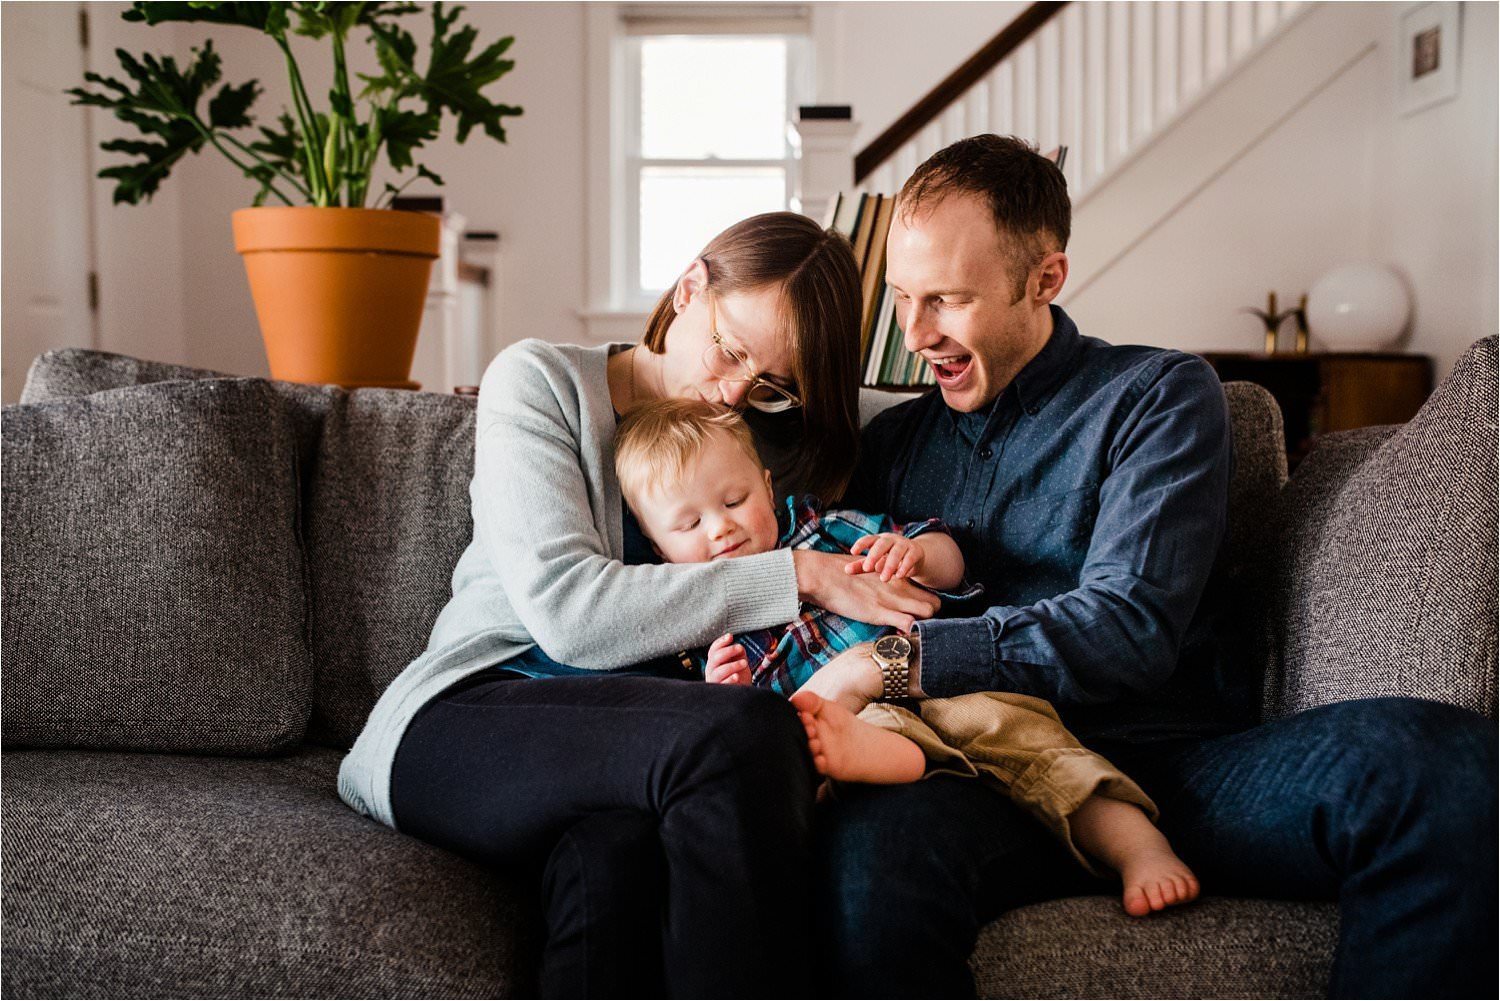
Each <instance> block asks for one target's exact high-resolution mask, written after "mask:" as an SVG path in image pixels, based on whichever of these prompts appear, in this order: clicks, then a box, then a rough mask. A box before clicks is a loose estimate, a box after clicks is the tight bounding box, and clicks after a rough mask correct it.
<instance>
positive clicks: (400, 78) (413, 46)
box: [359, 24, 417, 103]
mask: <svg viewBox="0 0 1500 1001" xmlns="http://www.w3.org/2000/svg"><path fill="white" fill-rule="evenodd" d="M370 41H371V42H372V43H373V44H374V45H375V58H376V59H378V60H379V61H380V68H381V70H382V72H381V74H380V75H379V76H370V75H368V74H365V73H360V74H359V78H360V79H361V80H363V81H364V82H365V89H364V90H362V91H360V97H370V96H372V95H379V94H390V95H391V97H392V101H393V103H394V101H398V100H400V99H401V98H403V97H411V96H413V95H415V94H416V93H417V88H416V77H417V74H416V70H415V69H413V68H412V63H413V61H414V60H415V59H416V57H417V40H416V39H415V38H413V37H412V35H411V32H409V31H406V30H405V29H403V28H400V27H397V26H395V25H383V24H376V25H371V26H370Z"/></svg>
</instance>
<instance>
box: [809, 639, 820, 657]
mask: <svg viewBox="0 0 1500 1001" xmlns="http://www.w3.org/2000/svg"><path fill="white" fill-rule="evenodd" d="M807 652H808V653H811V654H819V653H822V652H823V644H821V643H819V642H818V641H817V640H811V641H809V642H808V644H807Z"/></svg>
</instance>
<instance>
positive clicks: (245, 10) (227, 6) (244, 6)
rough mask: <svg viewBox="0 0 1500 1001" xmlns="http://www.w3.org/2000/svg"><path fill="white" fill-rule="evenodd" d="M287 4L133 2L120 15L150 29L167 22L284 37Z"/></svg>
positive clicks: (286, 21) (192, 1)
mask: <svg viewBox="0 0 1500 1001" xmlns="http://www.w3.org/2000/svg"><path fill="white" fill-rule="evenodd" d="M290 6H291V4H290V3H286V2H272V3H208V2H201V0H188V2H146V0H136V3H135V4H133V5H132V6H131V9H130V10H128V11H126V12H125V13H124V14H123V15H121V16H122V17H123V18H124V19H125V20H127V21H144V22H146V23H147V24H150V25H157V24H164V23H166V22H169V21H178V22H208V23H210V24H233V25H239V26H240V27H242V28H254V29H255V30H257V31H263V32H265V33H266V34H268V35H272V36H276V35H285V34H286V31H287V28H288V27H289V25H290V20H289V18H288V14H287V8H288V7H290Z"/></svg>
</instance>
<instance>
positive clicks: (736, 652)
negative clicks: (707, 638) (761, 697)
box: [703, 633, 750, 685]
mask: <svg viewBox="0 0 1500 1001" xmlns="http://www.w3.org/2000/svg"><path fill="white" fill-rule="evenodd" d="M703 677H704V679H705V680H706V681H708V682H710V683H711V684H715V685H748V684H750V661H749V660H747V659H746V658H745V648H744V647H742V646H740V645H739V644H738V643H736V642H735V641H734V637H733V636H731V635H730V634H729V633H725V634H724V635H723V636H720V637H719V638H718V639H716V640H714V641H713V643H712V644H710V645H709V648H708V664H707V666H705V667H704V669H703Z"/></svg>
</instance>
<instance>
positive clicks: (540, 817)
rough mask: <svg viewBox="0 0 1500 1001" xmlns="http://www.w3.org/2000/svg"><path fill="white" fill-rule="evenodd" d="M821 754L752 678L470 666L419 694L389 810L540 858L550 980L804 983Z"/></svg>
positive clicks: (459, 842)
mask: <svg viewBox="0 0 1500 1001" xmlns="http://www.w3.org/2000/svg"><path fill="white" fill-rule="evenodd" d="M813 778H814V775H813V771H812V765H811V762H810V760H809V758H808V755H807V750H806V740H805V738H804V736H803V734H802V728H801V725H800V724H799V723H798V721H797V716H796V714H795V712H794V711H793V710H792V708H791V707H790V706H789V705H788V704H787V702H786V701H785V700H784V699H782V698H781V697H780V696H778V695H776V694H774V693H772V692H768V691H762V690H760V689H752V688H742V687H739V686H735V685H707V684H703V683H702V682H688V681H672V680H664V679H660V678H651V677H630V676H605V677H597V676H596V677H588V678H579V677H562V678H535V679H528V678H520V677H517V676H516V675H513V674H510V673H509V672H504V671H494V670H491V671H486V672H481V673H480V674H479V675H476V676H474V677H473V678H470V679H466V680H465V681H463V682H460V683H459V684H457V685H455V686H454V687H453V688H450V689H449V690H448V691H447V692H445V693H443V694H442V695H440V696H438V697H437V698H436V699H434V700H433V701H432V702H431V703H429V704H428V705H427V706H426V707H424V708H423V709H422V711H421V712H420V713H418V714H417V717H416V718H415V719H414V720H413V721H412V723H411V725H410V727H409V728H408V729H407V732H406V735H405V737H404V738H403V739H402V741H401V746H400V749H399V751H398V753H397V755H396V760H395V765H394V768H393V772H392V777H391V800H392V806H393V809H394V811H395V815H396V823H397V827H398V828H399V829H400V830H402V831H403V832H405V833H407V834H410V835H412V836H413V837H417V838H421V839H422V840H424V841H428V842H431V843H433V844H436V845H440V846H442V847H445V848H448V849H450V850H452V851H454V852H457V853H458V854H460V855H464V856H466V857H468V858H470V859H473V860H475V861H478V862H481V863H486V864H501V865H507V866H517V865H519V866H525V867H530V868H532V869H533V871H537V872H539V873H540V874H541V885H542V893H543V906H544V909H545V912H546V919H547V931H548V942H547V947H546V952H545V954H544V957H543V962H542V983H541V989H542V992H543V993H544V994H545V995H547V996H552V997H565V996H566V997H592V996H600V995H612V996H630V995H642V996H645V995H660V994H662V993H663V992H665V993H666V994H668V995H670V996H676V997H689V996H691V997H729V996H756V995H758V996H778V995H790V994H793V993H795V992H796V991H797V990H799V989H801V988H802V987H803V986H804V984H805V980H804V977H805V974H806V971H807V958H806V955H805V953H806V952H807V950H808V948H809V945H810V943H811V939H812V936H811V929H810V926H809V925H808V919H809V914H810V911H811V908H810V890H809V887H810V875H809V874H810V869H811V845H812V825H813V812H812V808H813V792H814V784H813Z"/></svg>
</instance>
